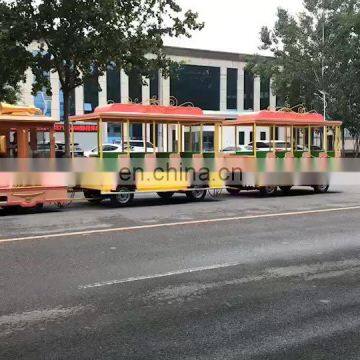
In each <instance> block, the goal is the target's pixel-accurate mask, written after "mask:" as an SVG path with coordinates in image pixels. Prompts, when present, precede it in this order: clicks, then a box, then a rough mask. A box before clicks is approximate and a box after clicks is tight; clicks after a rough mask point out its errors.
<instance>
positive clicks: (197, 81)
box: [170, 65, 220, 110]
mask: <svg viewBox="0 0 360 360" xmlns="http://www.w3.org/2000/svg"><path fill="white" fill-rule="evenodd" d="M170 95H171V96H173V97H175V98H176V99H177V101H178V104H179V105H181V104H184V103H187V102H190V103H192V104H194V106H197V107H200V108H201V109H204V110H220V68H219V67H210V66H195V65H183V66H181V68H180V69H179V70H178V72H177V73H176V74H175V75H173V76H172V77H171V79H170Z"/></svg>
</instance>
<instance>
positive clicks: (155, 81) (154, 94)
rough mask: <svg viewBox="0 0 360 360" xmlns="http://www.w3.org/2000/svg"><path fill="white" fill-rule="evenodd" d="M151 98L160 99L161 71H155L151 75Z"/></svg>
mask: <svg viewBox="0 0 360 360" xmlns="http://www.w3.org/2000/svg"><path fill="white" fill-rule="evenodd" d="M150 99H156V100H158V99H159V71H154V73H153V74H152V76H151V77H150Z"/></svg>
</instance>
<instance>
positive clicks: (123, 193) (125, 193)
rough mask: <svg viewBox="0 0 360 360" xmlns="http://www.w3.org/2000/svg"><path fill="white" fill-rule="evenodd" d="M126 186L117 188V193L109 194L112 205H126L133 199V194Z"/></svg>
mask: <svg viewBox="0 0 360 360" xmlns="http://www.w3.org/2000/svg"><path fill="white" fill-rule="evenodd" d="M130 191H131V190H130V189H128V188H120V189H118V193H117V194H114V195H112V196H111V198H110V200H111V203H112V205H114V206H126V205H129V204H131V203H132V201H133V200H134V194H133V193H131V192H130Z"/></svg>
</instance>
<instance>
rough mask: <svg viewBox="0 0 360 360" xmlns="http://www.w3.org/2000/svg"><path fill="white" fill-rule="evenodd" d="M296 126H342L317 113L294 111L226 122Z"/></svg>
mask: <svg viewBox="0 0 360 360" xmlns="http://www.w3.org/2000/svg"><path fill="white" fill-rule="evenodd" d="M253 124H256V125H263V126H270V125H278V126H286V125H295V126H309V125H311V126H325V125H330V126H331V125H341V124H342V123H341V122H340V121H327V120H325V119H324V117H323V115H321V114H317V113H304V114H303V113H296V112H293V111H289V112H288V111H267V110H264V111H259V112H253V113H248V114H243V115H239V116H238V118H237V120H235V121H226V122H225V125H228V126H230V125H232V126H234V125H239V126H240V125H253Z"/></svg>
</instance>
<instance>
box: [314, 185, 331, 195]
mask: <svg viewBox="0 0 360 360" xmlns="http://www.w3.org/2000/svg"><path fill="white" fill-rule="evenodd" d="M329 187H330V186H329V185H316V186H313V189H314V191H315V193H316V194H326V193H327V192H328V191H329Z"/></svg>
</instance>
